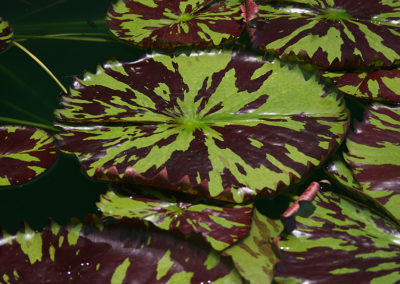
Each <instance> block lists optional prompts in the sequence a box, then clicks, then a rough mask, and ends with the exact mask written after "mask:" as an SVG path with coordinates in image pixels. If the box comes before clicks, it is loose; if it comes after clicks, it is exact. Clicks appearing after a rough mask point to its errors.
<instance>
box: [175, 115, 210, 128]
mask: <svg viewBox="0 0 400 284" xmlns="http://www.w3.org/2000/svg"><path fill="white" fill-rule="evenodd" d="M175 123H176V124H177V127H178V128H181V129H184V130H188V131H195V130H196V129H204V128H206V127H207V123H206V122H204V121H201V120H198V119H196V118H187V117H179V118H177V119H175Z"/></svg>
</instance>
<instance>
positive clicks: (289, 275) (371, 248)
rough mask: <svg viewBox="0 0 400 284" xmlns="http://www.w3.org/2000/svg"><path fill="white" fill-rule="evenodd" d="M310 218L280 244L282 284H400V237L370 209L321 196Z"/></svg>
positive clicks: (326, 194) (298, 221) (299, 219)
mask: <svg viewBox="0 0 400 284" xmlns="http://www.w3.org/2000/svg"><path fill="white" fill-rule="evenodd" d="M311 201H312V204H313V205H314V206H315V210H314V212H313V213H312V215H311V216H309V217H301V216H298V215H297V216H295V221H296V222H295V224H296V229H295V230H293V231H292V232H291V234H289V235H287V236H285V237H282V239H281V240H279V247H280V255H281V256H280V261H279V262H278V263H277V265H276V267H275V272H274V274H275V280H276V281H277V282H278V283H351V282H352V281H356V282H357V283H397V282H399V281H400V232H399V231H398V229H397V228H396V227H395V226H394V224H392V223H391V222H389V221H387V220H386V219H383V218H382V217H381V216H379V215H377V214H375V213H373V212H372V211H370V210H369V209H368V208H365V207H361V206H359V205H357V204H355V203H353V202H350V201H348V200H346V199H344V198H341V197H339V196H337V195H336V194H335V193H332V192H319V193H317V195H316V196H315V198H314V199H311Z"/></svg>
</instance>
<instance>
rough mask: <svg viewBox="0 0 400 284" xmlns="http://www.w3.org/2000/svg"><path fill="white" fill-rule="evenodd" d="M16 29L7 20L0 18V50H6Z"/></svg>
mask: <svg viewBox="0 0 400 284" xmlns="http://www.w3.org/2000/svg"><path fill="white" fill-rule="evenodd" d="M13 36H14V31H13V30H12V29H11V27H10V25H9V24H8V22H7V21H4V20H3V19H2V18H0V52H1V51H3V50H5V49H6V48H7V47H8V46H9V45H10V43H11V40H12V38H13Z"/></svg>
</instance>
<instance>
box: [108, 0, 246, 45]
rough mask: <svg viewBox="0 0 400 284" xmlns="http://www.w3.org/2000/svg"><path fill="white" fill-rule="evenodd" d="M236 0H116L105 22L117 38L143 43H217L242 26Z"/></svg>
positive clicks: (230, 37) (239, 31)
mask: <svg viewBox="0 0 400 284" xmlns="http://www.w3.org/2000/svg"><path fill="white" fill-rule="evenodd" d="M240 4H241V2H240V1H239V0H222V1H221V0H220V1H211V0H206V1H204V0H187V1H181V0H118V1H117V2H116V3H115V4H114V5H113V6H112V7H111V8H110V10H109V11H108V13H107V25H108V28H109V29H110V31H111V32H112V33H113V34H114V35H115V36H117V37H118V38H120V39H122V40H124V41H126V42H128V43H131V44H135V45H140V46H142V47H146V48H148V47H153V48H155V47H157V48H174V47H177V46H189V45H195V46H202V47H204V46H210V45H212V46H218V45H221V44H223V43H225V42H226V41H230V40H234V39H237V38H239V36H240V35H241V34H242V32H243V31H244V29H245V26H246V25H245V23H244V21H243V19H242V17H241V13H240Z"/></svg>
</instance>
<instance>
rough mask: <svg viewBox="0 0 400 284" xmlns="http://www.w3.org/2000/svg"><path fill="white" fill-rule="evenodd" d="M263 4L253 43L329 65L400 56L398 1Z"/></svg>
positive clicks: (377, 62)
mask: <svg viewBox="0 0 400 284" xmlns="http://www.w3.org/2000/svg"><path fill="white" fill-rule="evenodd" d="M258 9H259V12H258V20H257V22H256V23H255V26H254V27H253V28H251V29H250V35H251V37H252V44H253V47H254V48H258V49H264V50H267V51H271V52H274V53H276V54H278V55H281V56H285V57H287V56H289V57H295V58H296V59H297V60H304V61H307V62H310V63H312V64H315V65H319V66H322V67H325V68H344V67H355V66H371V65H374V66H382V65H384V66H391V65H393V64H395V63H398V62H399V61H400V45H399V42H400V26H399V24H398V23H399V21H400V3H399V2H398V1H385V0H365V1H363V2H362V5H361V4H360V2H357V1H355V0H349V1H343V0H332V1H325V0H304V1H296V0H292V1H282V2H275V1H271V2H269V1H268V2H262V1H261V2H258Z"/></svg>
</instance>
